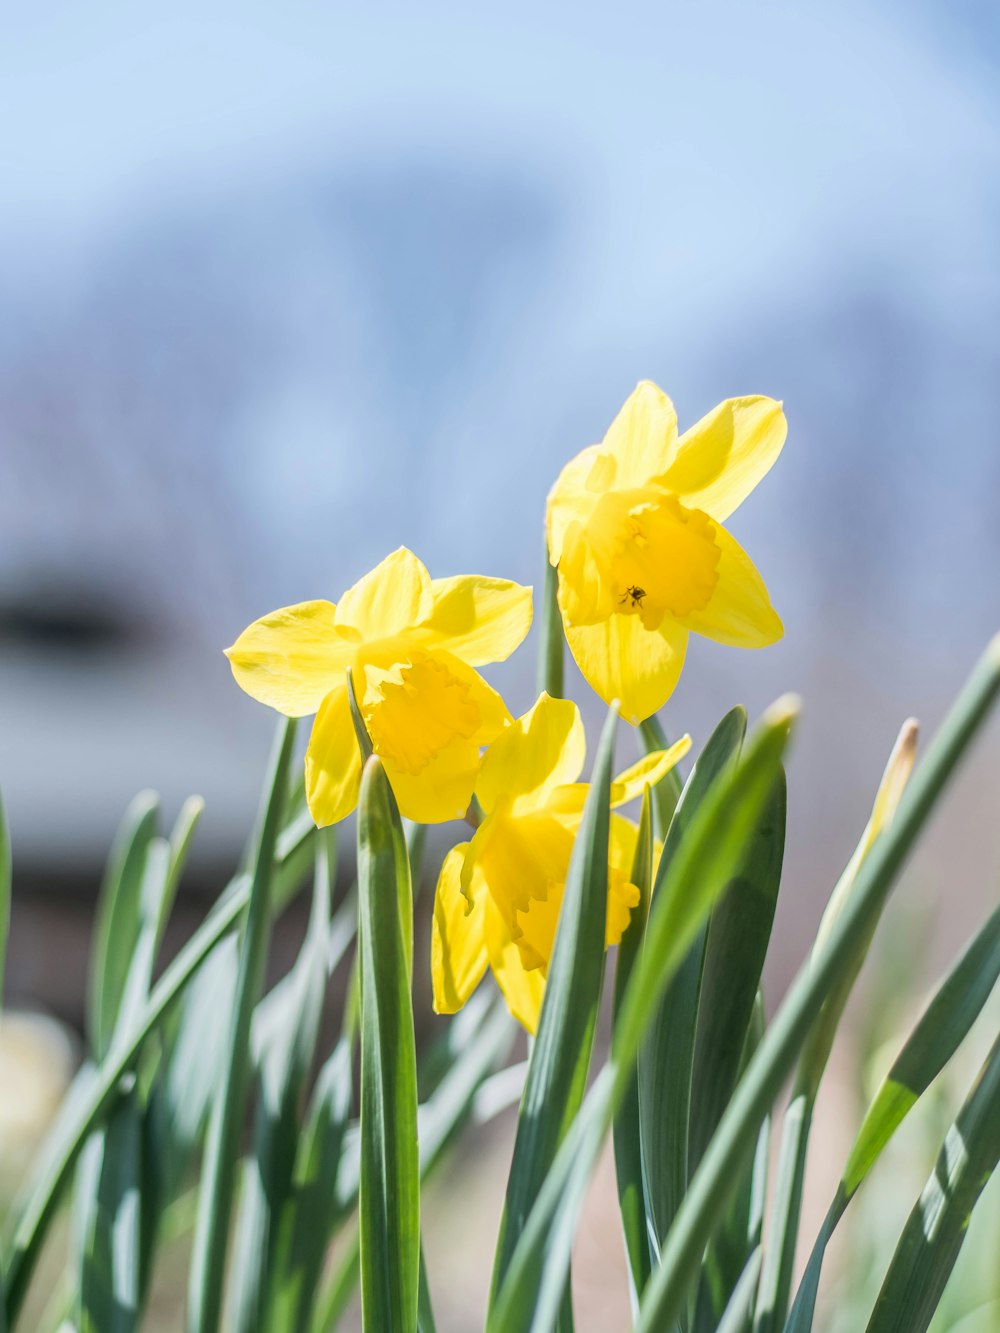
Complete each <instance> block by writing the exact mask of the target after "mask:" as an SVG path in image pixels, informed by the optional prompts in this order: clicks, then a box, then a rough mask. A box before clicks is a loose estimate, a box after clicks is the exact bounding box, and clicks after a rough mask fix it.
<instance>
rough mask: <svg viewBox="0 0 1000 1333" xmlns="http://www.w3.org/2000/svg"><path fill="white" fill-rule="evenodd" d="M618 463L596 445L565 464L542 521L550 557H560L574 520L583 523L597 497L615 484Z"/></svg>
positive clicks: (557, 558)
mask: <svg viewBox="0 0 1000 1333" xmlns="http://www.w3.org/2000/svg"><path fill="white" fill-rule="evenodd" d="M617 470H618V465H617V463H616V462H615V460H614V458H612V456H611V455H610V454H609V453H608V451H607V450H606V449H604V448H602V447H601V445H599V444H591V445H589V446H588V447H587V448H586V449H582V450H581V451H580V453H578V454H577V455H576V457H575V458H571V459H570V460H569V462H568V463H567V464H566V465H565V467H564V468H563V469H562V471H561V472H560V473H559V476H558V477H557V478H556V481H555V485H554V486H553V487H552V489H551V491H549V498H548V503H547V505H546V510H545V521H546V529H547V535H548V543H549V560H550V561H551V562H552V564H554V565H557V564H558V563H559V561H560V560H561V559H562V557H563V549H564V546H565V542H566V534H567V532H568V531H569V528H570V527H571V525H572V524H573V523H576V522H585V521H586V519H587V516H588V515H589V513H590V511H591V510H592V509H593V507H594V505H596V504H597V502H598V500H599V499H600V498H601V496H602V495H603V494H604V493H605V491H607V490H609V489H610V488H611V487H612V486H613V485H614V480H615V473H616V472H617Z"/></svg>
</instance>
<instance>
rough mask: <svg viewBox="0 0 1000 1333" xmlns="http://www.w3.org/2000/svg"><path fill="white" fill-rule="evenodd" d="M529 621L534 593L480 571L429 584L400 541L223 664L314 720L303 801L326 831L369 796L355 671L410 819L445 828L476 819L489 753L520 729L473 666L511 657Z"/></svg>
mask: <svg viewBox="0 0 1000 1333" xmlns="http://www.w3.org/2000/svg"><path fill="white" fill-rule="evenodd" d="M530 625H531V589H530V588H523V587H521V586H520V585H519V584H517V583H510V582H508V581H507V580H504V579H489V578H480V577H478V576H475V575H462V576H459V577H457V578H448V579H431V577H430V575H429V574H428V573H427V570H426V569H425V568H424V566H423V565H422V564H421V562H420V561H419V560H418V559H417V557H416V556H415V555H414V554H413V553H412V551H408V550H406V548H405V547H400V548H399V550H398V551H394V552H393V553H392V555H390V556H387V557H386V559H385V560H383V561H382V563H381V564H380V565H378V566H377V567H376V568H375V569H373V570H372V571H371V573H369V574H366V575H365V576H364V578H363V579H361V580H360V582H358V583H356V584H355V585H354V587H353V588H350V589H349V590H348V591H347V592H346V593H345V594H344V595H343V597H342V598H341V599H340V601H339V602H338V603H336V604H334V603H333V602H326V601H315V602H300V603H298V604H297V605H295V606H286V607H283V608H282V609H281V610H279V611H274V612H272V613H271V614H270V615H268V616H264V617H263V619H261V620H257V621H255V622H254V623H253V624H252V625H250V626H249V628H247V629H245V630H244V631H243V633H242V634H241V635H240V637H239V638H238V639H237V640H236V642H235V643H234V644H233V646H232V647H231V648H227V649H226V656H227V657H228V658H229V662H230V665H231V666H232V669H233V675H234V676H235V677H236V681H237V684H239V686H240V687H241V688H242V689H244V690H245V691H246V692H247V694H249V695H252V696H253V698H255V699H257V700H259V701H260V702H261V703H265V704H269V705H270V706H271V707H272V708H275V709H277V711H278V712H279V713H284V714H285V716H286V717H304V716H306V715H307V714H309V713H316V721H315V722H314V724H313V729H312V736H311V738H310V741H309V748H308V750H307V752H306V798H307V800H308V802H309V809H310V811H311V813H312V816H313V819H314V820H315V821H316V823H317V824H319V825H320V826H323V825H327V824H334V823H336V822H337V821H338V820H340V819H343V818H344V817H345V816H346V815H348V814H350V812H351V811H352V810H353V809H354V807H355V805H356V804H357V800H358V788H359V784H360V779H361V758H360V754H359V752H358V745H357V740H356V738H355V733H354V727H353V724H352V722H351V712H350V704H349V701H348V693H347V672H348V671H350V672H351V673H352V679H353V682H354V690H355V693H356V696H357V700H358V705H359V707H360V709H361V713H362V716H363V717H364V720H365V725H366V727H367V728H368V732H369V735H370V736H371V741H372V747H373V749H374V751H375V753H376V754H378V755H379V757H380V758H381V759H382V762H383V764H384V766H385V771H386V775H387V777H388V779H389V782H390V784H391V786H392V789H393V792H394V793H395V796H396V800H397V802H398V804H399V809H400V812H401V813H402V814H403V815H405V816H407V817H408V818H409V819H414V820H416V821H418V822H419V823H422V824H434V823H440V822H441V821H442V820H446V819H457V818H461V816H462V815H463V814H464V813H465V810H466V809H467V807H468V804H469V801H470V799H471V797H472V789H473V786H474V784H475V779H476V772H477V770H478V768H479V755H480V748H481V747H482V746H483V745H487V744H488V743H489V742H490V741H492V740H493V739H494V738H495V737H496V736H497V735H499V733H500V732H501V731H502V730H503V728H504V727H505V726H507V725H508V723H509V722H510V713H509V712H508V711H507V707H506V705H505V704H504V702H503V700H502V699H501V698H500V695H499V694H497V692H496V691H495V690H493V689H491V688H490V686H489V685H487V684H486V682H485V681H484V680H483V678H482V677H481V676H480V675H479V673H478V672H477V671H476V670H474V668H475V667H477V666H483V665H485V664H486V663H488V662H501V661H503V659H504V658H506V657H508V656H509V655H510V654H511V653H512V652H513V651H514V649H515V648H516V647H517V646H518V644H519V643H520V642H521V640H522V639H523V638H524V636H525V635H526V634H527V632H528V628H529V626H530Z"/></svg>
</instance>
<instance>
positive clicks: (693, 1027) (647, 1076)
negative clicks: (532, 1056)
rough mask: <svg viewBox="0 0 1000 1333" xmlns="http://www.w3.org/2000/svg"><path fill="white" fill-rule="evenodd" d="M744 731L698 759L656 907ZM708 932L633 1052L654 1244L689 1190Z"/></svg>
mask: <svg viewBox="0 0 1000 1333" xmlns="http://www.w3.org/2000/svg"><path fill="white" fill-rule="evenodd" d="M745 731H746V713H745V712H744V710H743V709H742V708H734V709H733V710H732V712H730V713H727V714H726V716H725V717H724V718H723V719H722V721H721V722H720V723H719V725H718V726H717V727H716V729H715V731H714V732H713V733H712V735H711V737H710V738H709V741H708V743H707V745H706V746H705V748H704V750H703V751H702V753H701V754H700V755H699V757H698V760H697V762H696V763H695V766H694V768H693V769H692V771H691V776H690V777H689V778H688V780H687V782H686V784H685V786H684V790H683V792H682V794H681V798H680V800H679V801H678V803H677V809H676V811H675V812H674V816H673V819H672V820H671V822H670V827H669V830H668V832H667V838H666V841H665V842H664V844H663V851H662V853H661V855H660V864H659V868H658V870H657V876H656V885H655V887H654V890H653V897H654V901H655V898H656V895H657V894H658V893H659V892H660V885H661V884H662V883H663V880H664V878H665V877H666V875H667V874H668V872H669V868H670V865H671V863H672V862H673V861H674V860H675V859H676V857H677V855H678V851H679V848H680V847H681V845H682V843H683V840H684V838H685V836H687V834H688V833H689V831H690V828H691V825H692V823H693V822H694V820H695V819H696V818H697V816H698V812H699V810H700V809H701V808H702V806H703V804H704V802H705V800H706V798H707V796H708V794H709V792H710V791H711V790H712V788H713V786H714V784H715V783H716V782H717V781H718V780H719V779H720V778H721V777H723V776H724V775H725V774H726V773H727V772H729V771H731V769H732V767H733V765H734V764H735V763H736V760H737V758H738V756H739V753H740V747H741V745H742V744H743V736H744V733H745ZM706 934H707V926H703V927H702V929H700V930H699V931H698V933H697V935H696V936H695V939H694V941H693V943H692V945H691V948H690V949H689V950H688V952H687V954H686V955H685V957H684V959H683V961H682V963H681V965H680V967H679V968H678V970H677V974H676V976H675V977H674V978H673V980H672V981H671V983H670V986H669V987H668V988H667V990H666V991H665V992H664V994H663V998H662V999H661V1001H660V1003H659V1006H658V1008H657V1013H656V1016H655V1018H654V1020H653V1023H652V1026H651V1027H650V1030H649V1034H648V1036H647V1038H646V1040H645V1042H644V1043H643V1045H642V1048H641V1049H640V1052H639V1124H640V1130H641V1135H642V1160H643V1163H644V1166H645V1173H646V1192H647V1194H646V1197H647V1202H648V1206H649V1211H650V1216H651V1219H652V1224H653V1234H654V1236H655V1238H656V1241H657V1242H659V1243H662V1241H663V1238H664V1236H666V1234H667V1232H668V1231H669V1229H670V1225H671V1223H672V1221H673V1219H674V1216H675V1215H676V1212H677V1209H678V1207H679V1206H680V1201H681V1199H682V1198H683V1196H684V1191H685V1190H686V1189H687V1182H688V1133H689V1124H690V1099H691V1083H692V1076H693V1064H694V1053H695V1038H696V1034H697V1025H698V1004H699V996H700V993H701V976H702V966H703V962H704V954H705V938H706ZM740 1046H741V1048H742V1037H741V1038H740Z"/></svg>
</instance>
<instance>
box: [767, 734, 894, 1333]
mask: <svg viewBox="0 0 1000 1333" xmlns="http://www.w3.org/2000/svg"><path fill="white" fill-rule="evenodd" d="M916 743H917V725H916V723H915V722H913V721H912V720H910V721H908V722H906V723H905V724H904V725H903V728H902V730H901V731H900V733H899V736H898V737H897V739H896V744H895V745H894V746H893V750H892V753H891V755H890V756H889V761H888V763H887V764H886V768H885V772H884V774H883V776H882V781H881V782H880V784H879V788H878V792H877V793H876V796H875V802H874V805H873V807H872V814H871V817H870V819H869V821H868V824H867V826H866V828H865V831H864V833H863V834H862V837H861V841H860V842H859V843H858V846H857V848H856V849H855V851H854V855H853V856H852V857H851V861H850V863H849V865H848V867H847V869H846V870H845V871H844V873H843V875H842V876H841V877H840V880H839V881H838V883H837V886H836V888H835V889H834V891H833V893H832V894H831V895H830V901H829V903H828V904H827V908H826V911H825V912H824V914H823V920H822V921H821V922H820V928H819V932H818V935H817V940H816V944H815V945H814V947H813V951H812V952H813V955H814V956H815V955H816V954H817V953H818V952H819V951H820V950H821V949H822V948H823V944H824V941H825V939H826V937H827V935H828V934H829V932H830V931H831V930H832V929H833V926H834V924H835V923H836V921H837V919H838V918H839V916H840V915H841V914H842V913H843V912H844V910H845V908H846V906H847V904H848V903H849V901H850V898H851V895H852V893H853V892H854V885H855V883H856V881H857V877H858V872H859V870H860V869H861V866H862V865H863V864H864V861H865V858H866V857H867V856H868V854H869V852H870V851H871V848H872V847H873V846H874V844H875V841H876V839H877V838H878V837H879V836H881V835H882V834H883V833H884V830H885V828H886V827H887V826H888V824H889V823H890V822H891V820H892V818H893V816H894V815H895V813H896V810H897V808H898V806H899V800H900V798H901V796H902V794H903V790H904V788H905V786H906V783H907V780H908V778H909V775H910V770H911V769H912V767H913V757H914V754H915V752H916ZM886 901H887V900H886V899H883V901H882V906H883V907H884V905H885V902H886ZM880 915H881V908H880V909H879V911H878V912H876V913H873V915H872V917H871V920H870V921H869V924H868V929H867V931H866V932H865V933H864V934H863V935H859V936H858V939H857V942H856V944H855V947H854V955H853V958H852V959H851V961H850V966H846V967H845V969H844V972H843V974H842V976H841V977H840V979H839V980H838V982H837V984H836V986H835V987H834V988H833V990H832V991H831V993H830V994H829V995H828V996H827V997H826V999H825V1000H824V1002H823V1007H822V1009H821V1011H820V1015H819V1018H818V1020H817V1022H816V1024H815V1026H814V1027H813V1030H812V1032H810V1034H809V1036H808V1038H807V1040H806V1042H805V1045H804V1047H803V1051H802V1055H801V1057H800V1059H799V1064H798V1068H797V1070H796V1074H795V1083H794V1086H793V1089H792V1097H791V1100H790V1102H789V1105H788V1109H787V1110H786V1112H785V1118H784V1122H783V1124H782V1134H781V1148H780V1152H779V1157H778V1178H777V1182H776V1186H775V1191H774V1202H773V1204H772V1207H771V1224H770V1227H769V1234H768V1248H767V1250H766V1252H765V1255H764V1265H763V1271H762V1273H761V1280H760V1287H759V1290H758V1293H757V1309H756V1311H755V1314H754V1333H776V1330H777V1329H779V1328H781V1327H782V1326H783V1325H784V1322H785V1316H786V1315H787V1313H788V1302H789V1297H790V1294H791V1287H792V1273H793V1270H794V1266H795V1252H796V1246H797V1241H798V1234H799V1219H800V1215H801V1211H802V1192H803V1188H804V1185H805V1172H806V1154H807V1149H808V1144H809V1132H810V1130H811V1128H812V1117H813V1108H814V1107H815V1105H816V1098H817V1096H818V1095H819V1089H820V1084H821V1082H822V1079H823V1073H824V1071H825V1070H826V1064H827V1060H828V1059H829V1058H830V1052H831V1050H832V1049H833V1043H834V1040H835V1038H836V1034H837V1028H838V1026H839V1023H840V1019H841V1016H842V1015H843V1012H844V1008H845V1006H846V1004H847V1000H848V997H849V995H850V993H851V989H852V987H853V986H854V983H855V981H856V980H857V978H858V974H859V973H860V971H861V967H862V965H863V963H864V961H865V958H866V957H867V954H868V949H869V947H870V945H871V942H872V939H873V938H874V935H875V928H876V926H877V925H878V921H879V917H880Z"/></svg>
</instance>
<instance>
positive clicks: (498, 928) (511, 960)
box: [486, 898, 545, 1034]
mask: <svg viewBox="0 0 1000 1333" xmlns="http://www.w3.org/2000/svg"><path fill="white" fill-rule="evenodd" d="M486 949H487V952H488V954H489V960H490V967H491V968H492V970H493V975H494V976H495V977H496V981H497V985H498V986H499V987H500V990H501V992H502V994H503V997H504V999H505V1000H506V1002H507V1008H508V1009H509V1010H510V1012H511V1013H512V1014H513V1016H514V1017H515V1018H516V1019H517V1021H518V1022H519V1023H520V1024H521V1026H522V1027H524V1028H527V1030H528V1031H529V1032H530V1033H532V1034H534V1033H535V1032H536V1031H537V1029H538V1017H539V1015H540V1014H541V1012H542V999H543V998H544V995H545V977H544V976H543V975H542V973H541V970H540V969H539V968H532V969H531V970H530V971H529V970H528V969H527V968H526V967H525V966H524V964H523V963H522V961H521V955H520V953H519V952H518V948H517V945H516V944H515V943H514V940H513V938H512V936H511V933H510V931H509V929H508V928H507V923H506V922H505V921H504V919H503V917H502V916H501V915H500V910H499V908H498V907H497V906H496V904H495V903H494V902H493V900H492V898H491V899H490V900H489V901H488V902H487V904H486Z"/></svg>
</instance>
